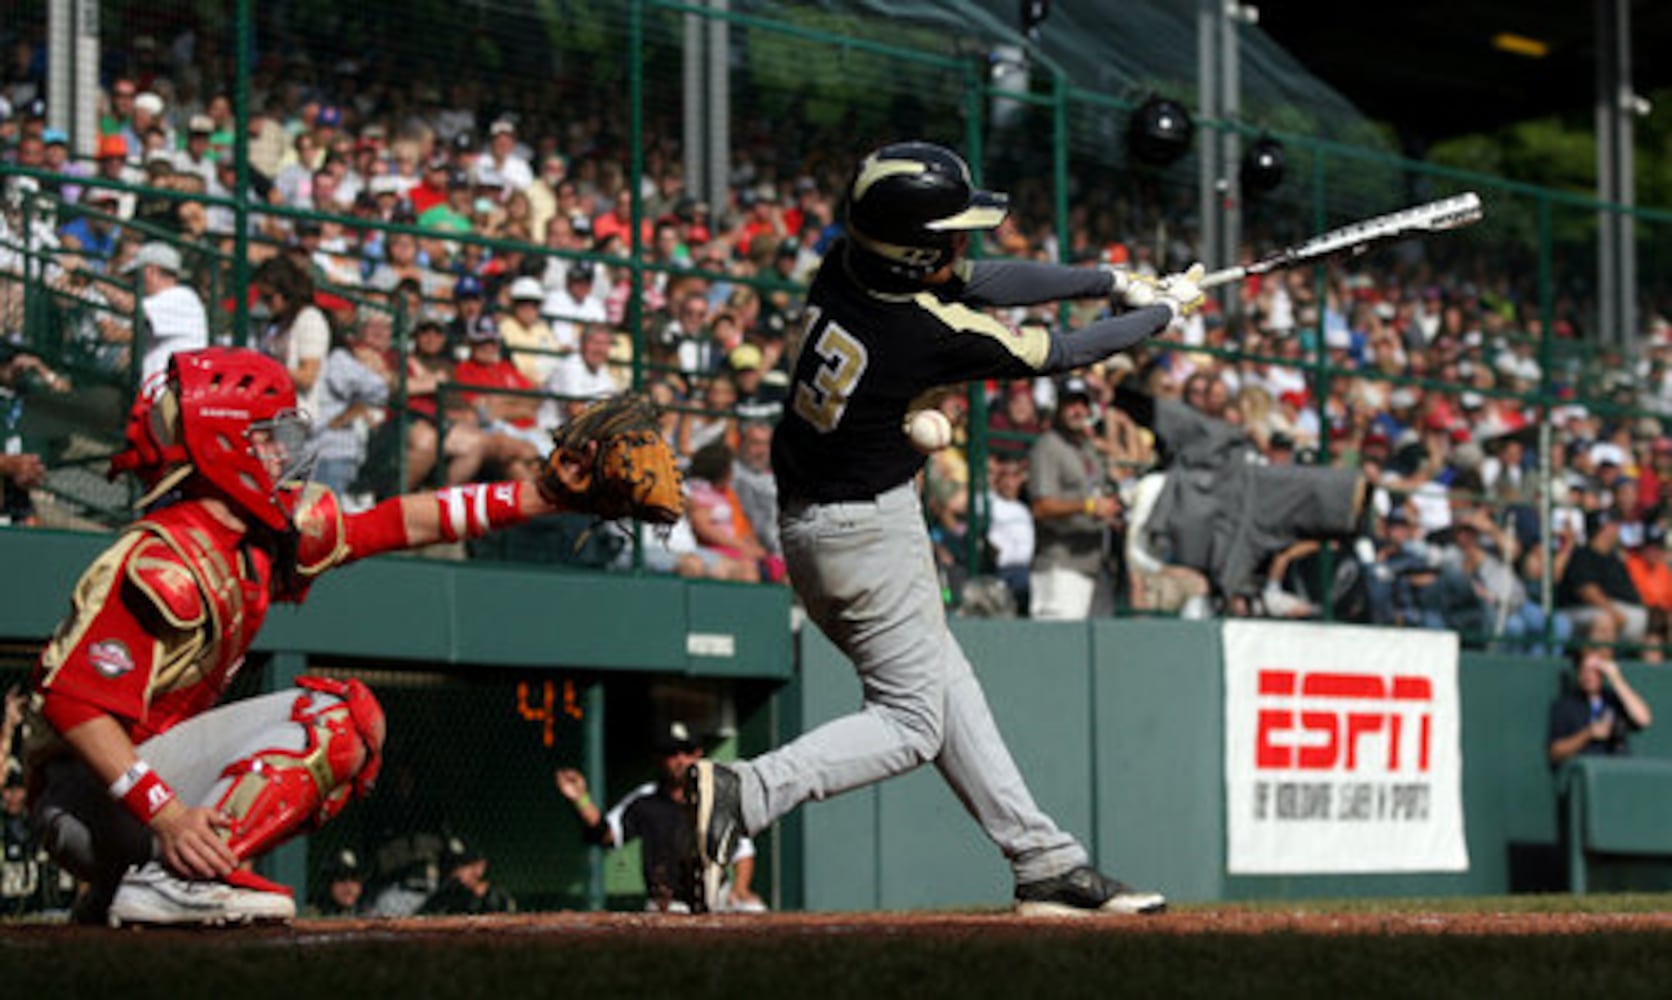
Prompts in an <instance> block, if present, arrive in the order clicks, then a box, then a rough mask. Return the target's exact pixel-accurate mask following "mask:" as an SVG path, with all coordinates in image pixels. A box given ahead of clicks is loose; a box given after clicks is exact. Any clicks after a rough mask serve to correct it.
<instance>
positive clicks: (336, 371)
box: [314, 306, 398, 511]
mask: <svg viewBox="0 0 1672 1000" xmlns="http://www.w3.org/2000/svg"><path fill="white" fill-rule="evenodd" d="M393 341H394V318H393V317H391V316H390V315H389V313H388V312H386V311H384V310H383V309H380V308H377V307H373V306H363V307H361V309H360V311H359V314H358V315H357V317H356V322H355V323H354V326H353V328H352V330H351V332H350V333H349V335H348V337H347V338H346V343H345V344H344V345H343V346H341V347H338V348H336V349H335V350H333V351H332V352H331V354H330V356H329V357H327V358H326V359H325V373H324V375H323V377H322V381H323V388H322V390H321V392H320V397H319V424H318V426H317V427H316V428H315V433H316V438H315V441H316V446H317V448H318V456H319V457H318V462H317V464H316V465H315V466H314V479H316V480H318V481H319V482H320V483H322V484H323V485H325V486H328V487H330V488H331V489H332V490H333V491H335V492H336V494H337V495H338V496H339V497H341V498H342V499H343V506H344V509H345V510H349V511H353V510H358V509H362V508H364V507H367V506H370V504H369V503H366V502H356V501H355V500H354V499H352V498H351V497H350V492H351V490H353V488H354V485H355V484H356V482H357V481H358V480H359V478H360V467H361V466H362V465H364V464H365V462H366V443H367V441H369V440H370V438H371V435H372V431H373V430H375V429H376V428H377V427H378V426H379V425H380V424H382V423H383V420H384V416H385V413H386V410H385V408H386V407H387V406H388V405H389V398H390V396H391V395H392V394H393V392H394V390H395V388H396V385H397V382H398V372H397V371H396V370H395V369H394V368H393V367H392V366H391V363H390V358H389V348H390V345H391V344H392V343H393Z"/></svg>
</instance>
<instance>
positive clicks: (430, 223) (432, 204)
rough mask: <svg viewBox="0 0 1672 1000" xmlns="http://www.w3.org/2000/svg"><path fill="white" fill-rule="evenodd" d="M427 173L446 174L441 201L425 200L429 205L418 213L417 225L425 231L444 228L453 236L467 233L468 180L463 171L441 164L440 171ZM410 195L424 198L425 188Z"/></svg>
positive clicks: (439, 199) (415, 190) (414, 206)
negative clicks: (419, 195)
mask: <svg viewBox="0 0 1672 1000" xmlns="http://www.w3.org/2000/svg"><path fill="white" fill-rule="evenodd" d="M429 173H430V174H440V173H445V174H446V180H445V181H444V182H443V184H442V196H441V197H440V198H437V199H434V200H429V199H428V198H426V201H428V204H426V205H425V207H424V209H423V210H422V211H419V212H418V224H419V225H420V226H423V227H424V228H425V229H445V230H448V231H449V232H455V233H468V232H470V230H471V222H470V215H471V211H472V206H471V203H470V199H471V191H470V179H469V178H468V177H466V176H465V174H464V171H462V170H449V169H448V168H447V166H446V164H442V166H441V168H440V169H439V170H431V171H429ZM426 176H428V175H426ZM428 183H429V181H427V180H426V182H425V184H426V185H427V184H428ZM413 193H414V194H418V193H424V194H426V195H427V194H428V188H427V187H420V188H415V189H413ZM413 208H414V210H415V211H416V210H417V205H416V204H414V205H413Z"/></svg>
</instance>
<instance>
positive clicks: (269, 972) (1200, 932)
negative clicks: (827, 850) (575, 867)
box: [0, 901, 1672, 1000]
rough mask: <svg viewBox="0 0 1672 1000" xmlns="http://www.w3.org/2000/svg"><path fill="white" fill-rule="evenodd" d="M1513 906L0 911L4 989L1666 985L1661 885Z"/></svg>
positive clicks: (1366, 994)
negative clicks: (1134, 913) (182, 916)
mask: <svg viewBox="0 0 1672 1000" xmlns="http://www.w3.org/2000/svg"><path fill="white" fill-rule="evenodd" d="M1371 905H1372V906H1373V905H1374V904H1371ZM1517 905H1518V904H1516V903H1514V902H1511V903H1507V904H1505V905H1504V906H1503V907H1502V908H1500V907H1499V906H1497V905H1494V904H1488V905H1483V906H1481V907H1480V908H1478V909H1475V910H1466V911H1464V910H1447V909H1444V906H1443V904H1442V905H1440V906H1437V907H1436V908H1434V909H1433V910H1432V911H1430V909H1429V908H1427V907H1412V908H1409V909H1401V910H1397V911H1391V912H1390V911H1387V910H1372V909H1364V908H1363V907H1362V906H1361V905H1358V904H1352V903H1347V904H1343V905H1341V906H1340V907H1339V908H1335V909H1327V908H1323V907H1318V906H1296V907H1293V908H1290V907H1282V906H1269V905H1254V906H1247V907H1237V906H1213V907H1194V906H1192V907H1187V908H1183V909H1180V910H1177V911H1175V912H1172V913H1168V914H1163V915H1159V916H1155V917H1107V918H1095V919H1055V920H1050V919H1022V918H1018V917H1015V916H1012V915H1010V914H1009V913H1004V912H998V911H989V912H917V913H811V914H809V913H782V914H767V915H764V916H741V915H728V916H703V917H691V916H650V915H646V914H623V913H596V914H595V913H539V914H520V915H513V916H492V917H438V918H419V919H409V920H300V921H297V922H296V923H295V924H294V925H292V926H275V927H254V928H238V929H222V930H195V931H187V930H162V929H155V928H148V929H131V928H130V929H122V930H110V929H105V928H88V927H69V926H64V925H50V924H12V925H0V970H4V973H3V981H4V983H5V985H6V987H7V989H8V994H7V995H8V996H14V995H15V996H25V997H36V996H39V997H52V998H54V1000H63V998H70V1000H74V998H80V997H88V998H95V997H96V998H100V1000H103V998H105V997H109V996H118V995H119V996H122V997H123V998H124V1000H148V998H150V997H157V998H158V1000H165V998H166V1000H179V998H180V997H181V996H192V997H196V996H214V997H226V996H231V997H235V998H237V1000H267V998H268V997H272V998H274V1000H295V998H296V997H298V996H314V995H323V996H330V997H341V998H343V1000H350V998H358V997H402V998H413V1000H419V998H422V1000H451V998H482V1000H513V998H521V997H547V996H551V997H563V998H564V1000H573V998H578V997H594V996H596V997H610V998H612V1000H619V998H621V997H676V998H678V1000H707V998H710V997H712V998H716V1000H719V998H725V1000H736V998H737V997H738V996H739V995H740V992H741V993H742V995H749V996H760V997H778V996H791V997H793V998H794V1000H824V998H833V1000H846V998H849V997H864V998H866V1000H874V998H892V997H910V998H912V1000H925V998H940V997H946V998H949V1000H976V998H982V997H989V996H991V997H1002V998H1004V1000H1015V998H1018V997H1049V998H1051V1000H1058V998H1062V997H1080V996H1084V997H1096V998H1098V1000H1107V997H1108V996H1109V995H1110V993H1111V992H1113V993H1116V994H1119V995H1126V996H1165V997H1168V998H1169V1000H1172V998H1179V997H1184V998H1194V997H1203V998H1212V1000H1218V998H1221V997H1225V996H1236V997H1261V996H1280V997H1283V998H1284V1000H1304V998H1309V997H1319V998H1328V1000H1339V998H1340V997H1342V996H1351V997H1353V1000H1380V998H1382V997H1399V998H1405V997H1422V998H1424V1000H1433V998H1436V997H1442V998H1450V997H1458V998H1460V1000H1463V998H1466V1000H1477V998H1479V997H1482V996H1494V997H1495V996H1553V995H1556V994H1567V993H1570V992H1573V991H1583V992H1582V995H1586V996H1607V997H1638V996H1656V997H1660V996H1665V995H1666V984H1667V983H1668V982H1672V947H1668V944H1672V938H1669V937H1668V932H1669V931H1672V912H1668V910H1669V909H1672V908H1669V907H1667V906H1666V905H1664V902H1662V903H1661V904H1660V905H1656V903H1655V902H1654V901H1650V902H1648V903H1647V904H1646V905H1638V906H1634V907H1632V908H1631V909H1629V910H1621V909H1608V910H1603V909H1596V910H1588V909H1584V907H1588V906H1590V905H1591V904H1589V903H1585V904H1580V905H1579V906H1577V907H1576V906H1574V905H1572V904H1568V905H1567V906H1566V907H1564V905H1563V904H1562V903H1560V902H1556V901H1552V903H1551V905H1550V906H1549V907H1548V908H1545V907H1539V908H1537V909H1536V911H1533V910H1517V909H1516V906H1517ZM136 970H144V975H143V976H139V977H137V978H136ZM183 984H190V988H189V989H187V990H186V991H185V992H181V987H182V985H183ZM740 985H744V986H747V987H749V988H746V989H742V990H741V991H740Z"/></svg>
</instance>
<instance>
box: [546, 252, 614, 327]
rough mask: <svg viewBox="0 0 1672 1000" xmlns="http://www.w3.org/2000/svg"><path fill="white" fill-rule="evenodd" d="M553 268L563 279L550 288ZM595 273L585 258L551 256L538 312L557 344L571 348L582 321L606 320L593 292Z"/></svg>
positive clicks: (600, 300) (600, 299)
mask: <svg viewBox="0 0 1672 1000" xmlns="http://www.w3.org/2000/svg"><path fill="white" fill-rule="evenodd" d="M554 221H555V220H554ZM564 221H567V220H564ZM554 268H562V272H561V273H562V280H561V281H560V282H559V283H558V284H557V286H556V287H550V282H551V278H552V271H553V269H554ZM595 273H596V269H595V268H594V267H593V265H592V264H591V263H590V262H589V261H584V260H563V259H562V258H559V257H553V258H551V263H550V264H548V265H547V268H546V281H547V290H546V298H545V301H543V302H541V303H540V315H542V316H544V317H545V318H546V321H547V323H548V324H549V325H550V326H551V328H552V334H553V336H555V337H556V338H557V342H558V345H559V346H560V347H562V348H563V349H565V350H574V349H575V347H576V346H578V344H579V342H580V327H581V325H582V324H584V323H605V322H608V320H609V315H608V313H607V312H606V311H605V309H604V299H603V297H602V296H598V295H594V294H593V290H594V289H595V288H596V287H597V285H598V282H597V281H596V280H595V278H594V274H595Z"/></svg>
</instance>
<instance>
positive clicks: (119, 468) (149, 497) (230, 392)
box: [110, 347, 308, 531]
mask: <svg viewBox="0 0 1672 1000" xmlns="http://www.w3.org/2000/svg"><path fill="white" fill-rule="evenodd" d="M307 437H308V433H307V421H306V419H305V418H304V417H303V416H302V415H301V414H300V413H299V411H298V410H297V409H296V386H295V384H294V383H293V382H292V381H291V378H290V373H289V372H287V371H285V368H284V366H283V365H281V364H279V363H278V362H277V361H275V360H273V359H272V358H270V357H268V356H267V355H265V354H262V353H261V352H259V351H252V350H247V349H245V348H237V347H209V348H205V349H203V350H200V351H181V352H179V353H177V354H175V355H174V356H173V357H171V358H170V359H169V363H168V380H167V383H166V385H165V387H164V388H163V389H161V390H160V391H159V392H158V393H157V394H156V395H155V396H141V397H140V399H138V400H136V401H135V403H134V406H133V410H132V412H131V413H130V414H129V416H128V428H127V441H128V447H127V448H126V449H125V450H124V451H122V452H120V453H119V454H117V455H116V456H115V457H114V458H112V459H111V462H110V470H111V474H112V475H113V476H114V475H115V474H117V473H120V472H132V473H134V475H136V476H138V477H139V478H140V480H141V482H143V483H144V484H145V487H146V491H147V492H146V496H145V497H144V498H143V500H142V503H150V502H152V501H154V500H156V499H157V498H158V497H159V496H161V495H162V494H163V493H164V492H166V491H168V490H170V489H173V488H174V487H176V486H178V485H180V484H182V483H183V482H184V481H185V480H186V479H187V478H188V477H190V476H192V475H194V474H195V475H197V476H200V477H202V479H203V480H204V481H206V482H207V483H208V485H209V486H210V487H211V488H212V489H213V491H214V492H216V493H218V494H219V495H220V496H222V497H223V498H225V499H226V500H228V501H230V502H231V503H232V504H233V505H234V506H235V507H237V508H238V509H239V510H241V511H243V512H244V513H247V514H249V515H250V516H251V517H254V518H255V519H256V520H258V521H260V522H261V523H262V524H265V525H267V526H268V527H269V528H272V529H274V530H276V531H277V530H284V529H286V528H288V527H290V517H289V515H288V513H287V512H286V509H285V504H284V503H282V502H281V500H280V499H279V496H278V486H279V484H280V483H282V482H285V481H286V480H289V479H292V478H295V477H296V476H297V474H298V473H299V472H302V471H305V467H306V461H307V457H308V453H307V448H306V442H307Z"/></svg>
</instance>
